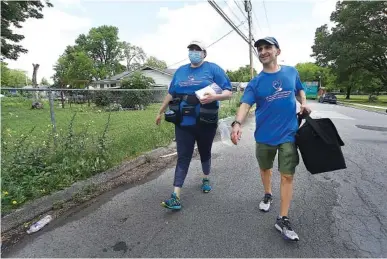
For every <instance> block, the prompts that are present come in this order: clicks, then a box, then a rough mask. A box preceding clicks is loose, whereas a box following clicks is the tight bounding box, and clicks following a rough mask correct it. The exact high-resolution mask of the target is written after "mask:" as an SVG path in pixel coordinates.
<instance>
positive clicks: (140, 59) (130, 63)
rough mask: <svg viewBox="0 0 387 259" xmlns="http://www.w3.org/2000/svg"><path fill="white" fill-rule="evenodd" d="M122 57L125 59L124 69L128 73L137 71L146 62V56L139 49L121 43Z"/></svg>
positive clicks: (127, 43) (126, 43)
mask: <svg viewBox="0 0 387 259" xmlns="http://www.w3.org/2000/svg"><path fill="white" fill-rule="evenodd" d="M122 46H123V55H124V57H125V59H126V69H127V70H128V71H135V70H137V69H139V68H140V67H141V66H142V65H143V64H144V62H145V60H146V54H145V52H144V50H143V49H142V48H141V47H138V46H135V45H132V44H130V43H129V42H125V41H124V42H123V43H122Z"/></svg>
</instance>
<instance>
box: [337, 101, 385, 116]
mask: <svg viewBox="0 0 387 259" xmlns="http://www.w3.org/2000/svg"><path fill="white" fill-rule="evenodd" d="M337 104H339V105H343V106H347V107H352V108H355V109H359V110H364V111H370V112H376V113H380V114H384V115H387V107H383V106H377V105H367V104H360V103H351V102H345V101H344V102H343V101H338V102H337Z"/></svg>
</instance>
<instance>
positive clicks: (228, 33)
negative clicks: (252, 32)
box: [167, 21, 245, 68]
mask: <svg viewBox="0 0 387 259" xmlns="http://www.w3.org/2000/svg"><path fill="white" fill-rule="evenodd" d="M244 23H245V22H244V21H242V22H241V23H240V24H239V25H238V26H237V27H240V26H242V25H243V24H244ZM233 31H234V29H232V30H230V31H229V32H227V33H226V34H225V35H223V36H222V37H220V38H219V39H217V40H216V41H214V42H213V43H211V44H210V45H208V46H207V49H208V48H210V47H211V46H213V45H215V44H216V43H218V42H219V41H221V40H222V39H224V38H225V37H227V36H228V35H230V34H231V33H232V32H233ZM186 60H188V58H185V59H183V60H180V61H179V62H176V63H173V64H172V65H169V66H168V67H167V68H170V67H172V66H174V65H177V64H179V63H181V62H183V61H186Z"/></svg>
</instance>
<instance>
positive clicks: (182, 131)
mask: <svg viewBox="0 0 387 259" xmlns="http://www.w3.org/2000/svg"><path fill="white" fill-rule="evenodd" d="M216 128H217V127H216V126H212V125H210V126H207V125H197V126H194V127H182V126H175V136H176V146H177V164H176V169H175V180H174V183H173V186H175V187H183V184H184V180H185V177H186V176H187V173H188V168H189V165H190V163H191V158H192V154H193V151H194V147H195V141H196V142H197V146H198V151H199V154H200V161H201V162H202V170H203V173H204V174H205V175H209V174H210V170H211V148H212V142H213V141H214V137H215V134H216Z"/></svg>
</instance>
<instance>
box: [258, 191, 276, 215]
mask: <svg viewBox="0 0 387 259" xmlns="http://www.w3.org/2000/svg"><path fill="white" fill-rule="evenodd" d="M272 202H273V197H272V196H271V194H269V193H266V194H265V196H264V197H263V199H262V200H261V202H260V203H259V209H260V210H261V211H264V212H268V211H269V209H270V204H271V203H272Z"/></svg>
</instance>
